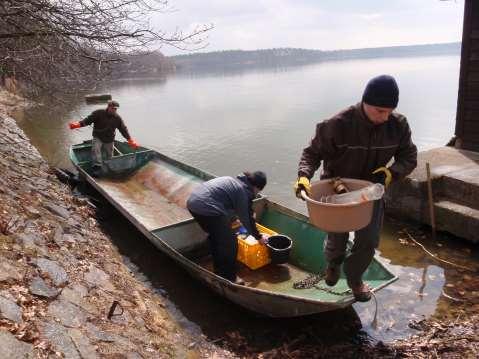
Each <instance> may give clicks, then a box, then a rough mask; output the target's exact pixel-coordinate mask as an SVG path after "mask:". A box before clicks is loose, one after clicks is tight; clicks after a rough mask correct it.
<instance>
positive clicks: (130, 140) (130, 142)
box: [128, 138, 139, 150]
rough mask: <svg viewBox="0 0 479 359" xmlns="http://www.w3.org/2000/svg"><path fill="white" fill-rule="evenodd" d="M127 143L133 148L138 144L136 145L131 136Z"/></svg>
mask: <svg viewBox="0 0 479 359" xmlns="http://www.w3.org/2000/svg"><path fill="white" fill-rule="evenodd" d="M128 144H129V145H130V147H131V148H133V149H134V150H136V149H137V148H138V147H139V146H138V143H136V141H135V140H134V139H133V138H130V139H129V140H128Z"/></svg>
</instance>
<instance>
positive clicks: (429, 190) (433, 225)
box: [426, 162, 436, 241]
mask: <svg viewBox="0 0 479 359" xmlns="http://www.w3.org/2000/svg"><path fill="white" fill-rule="evenodd" d="M426 173H427V195H428V200H429V219H430V220H431V229H432V239H433V241H436V218H435V216H434V199H433V197H432V183H431V168H430V166H429V162H426Z"/></svg>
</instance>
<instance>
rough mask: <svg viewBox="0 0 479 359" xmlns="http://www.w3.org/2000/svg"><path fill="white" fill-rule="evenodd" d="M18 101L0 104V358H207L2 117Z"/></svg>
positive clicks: (204, 346)
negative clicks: (134, 275) (136, 277)
mask: <svg viewBox="0 0 479 359" xmlns="http://www.w3.org/2000/svg"><path fill="white" fill-rule="evenodd" d="M19 101H20V100H19V98H17V97H14V96H8V97H7V98H5V95H3V101H1V102H2V106H0V358H128V359H136V358H197V357H198V358H199V357H210V356H211V355H212V354H213V352H214V351H215V350H216V349H215V348H212V347H211V346H209V345H208V343H206V341H204V340H203V341H201V340H200V338H191V337H189V335H188V334H186V333H185V332H184V331H182V330H181V328H180V327H179V326H178V325H177V324H176V322H175V320H174V319H173V318H172V317H170V315H169V314H168V312H167V311H166V310H165V308H164V307H165V305H164V303H163V302H162V298H161V297H160V296H158V295H155V294H154V293H152V291H151V290H149V289H148V288H145V286H144V285H142V283H140V282H139V281H138V280H136V279H135V278H134V277H133V275H132V274H131V272H130V271H129V270H128V268H127V267H126V266H125V265H124V263H123V262H122V259H121V256H120V254H119V253H118V251H117V250H116V248H115V247H114V246H113V245H112V244H111V242H110V241H109V239H108V238H107V237H106V236H105V235H104V234H103V233H102V231H101V229H100V227H99V225H98V222H97V221H96V219H95V217H94V213H93V210H92V208H91V207H90V206H89V205H88V203H87V201H85V200H81V199H78V198H76V197H74V196H72V194H71V192H70V189H69V187H68V186H66V185H64V184H62V183H61V182H60V181H59V180H58V179H57V178H56V176H55V174H54V173H53V171H52V169H51V168H50V167H49V166H48V164H47V163H46V162H45V161H44V159H43V158H42V157H41V156H40V154H39V153H38V151H37V150H36V149H35V148H34V147H33V146H32V145H31V144H30V142H29V139H28V138H26V136H25V134H24V133H23V132H22V131H21V130H20V129H19V128H18V127H17V125H16V123H15V121H14V120H13V119H12V118H10V117H8V115H7V114H8V113H9V112H10V111H11V110H12V109H14V108H15V106H21V105H22V104H21V103H20V102H19ZM215 355H217V354H215ZM221 356H222V357H225V356H228V354H227V353H226V352H224V353H222V355H221Z"/></svg>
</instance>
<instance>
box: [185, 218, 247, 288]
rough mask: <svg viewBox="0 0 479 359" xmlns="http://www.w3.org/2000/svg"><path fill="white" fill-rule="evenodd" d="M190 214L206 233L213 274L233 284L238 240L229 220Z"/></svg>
mask: <svg viewBox="0 0 479 359" xmlns="http://www.w3.org/2000/svg"><path fill="white" fill-rule="evenodd" d="M190 213H191V215H192V216H193V218H194V219H195V220H196V222H198V224H199V225H200V227H201V228H202V229H203V230H204V231H205V232H206V233H208V242H209V244H210V250H211V255H212V256H213V268H214V271H215V273H216V274H217V275H219V276H221V277H223V278H226V279H228V280H229V281H231V282H234V281H235V280H236V270H237V269H236V256H237V253H238V240H237V238H236V235H235V234H234V232H233V230H232V229H231V218H229V217H227V216H202V215H200V214H197V213H193V212H191V211H190Z"/></svg>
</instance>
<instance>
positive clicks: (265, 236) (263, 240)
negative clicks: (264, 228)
mask: <svg viewBox="0 0 479 359" xmlns="http://www.w3.org/2000/svg"><path fill="white" fill-rule="evenodd" d="M269 237H270V236H269V234H266V233H261V238H260V239H259V242H260V243H261V244H266V243H268V238H269Z"/></svg>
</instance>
